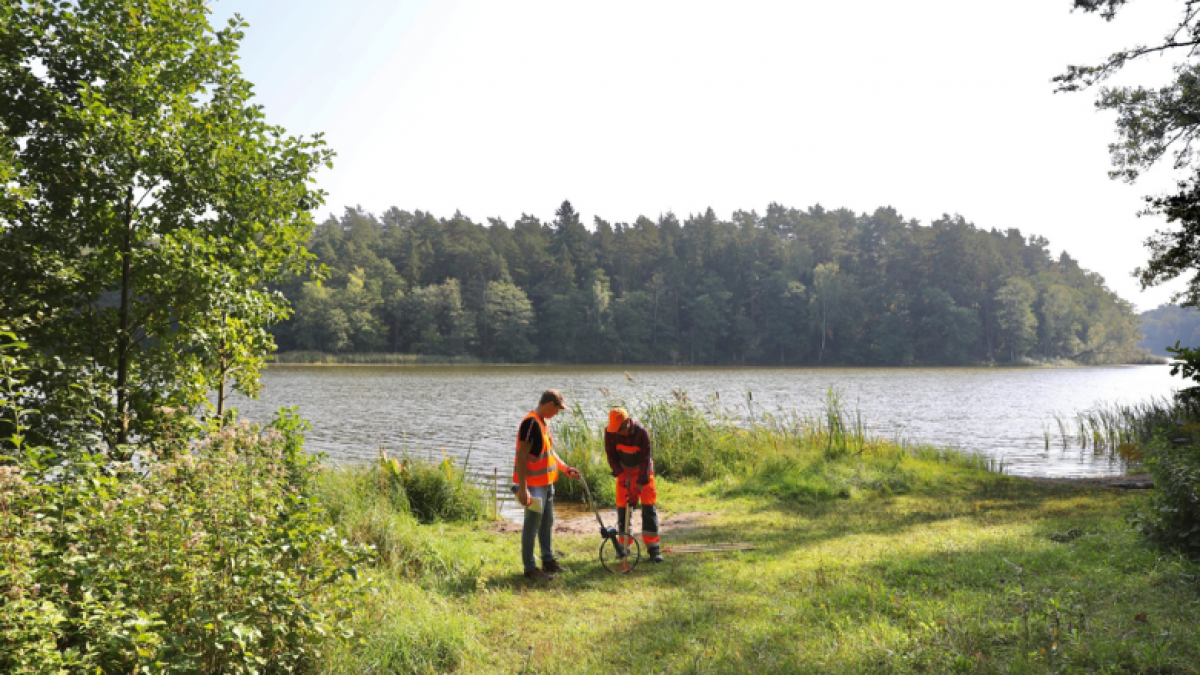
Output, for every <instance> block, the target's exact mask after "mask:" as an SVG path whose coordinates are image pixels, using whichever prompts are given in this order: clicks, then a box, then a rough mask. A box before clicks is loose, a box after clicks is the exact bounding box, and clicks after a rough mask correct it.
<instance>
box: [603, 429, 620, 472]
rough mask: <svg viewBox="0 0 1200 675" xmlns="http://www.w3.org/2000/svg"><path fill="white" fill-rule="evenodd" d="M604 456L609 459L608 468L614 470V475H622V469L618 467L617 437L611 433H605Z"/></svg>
mask: <svg viewBox="0 0 1200 675" xmlns="http://www.w3.org/2000/svg"><path fill="white" fill-rule="evenodd" d="M604 456H605V457H606V458H607V459H608V468H609V469H611V470H612V475H613V476H614V477H615V476H619V475H621V469H620V468H618V466H617V435H616V434H613V433H609V432H607V431H606V432H604Z"/></svg>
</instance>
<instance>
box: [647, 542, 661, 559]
mask: <svg viewBox="0 0 1200 675" xmlns="http://www.w3.org/2000/svg"><path fill="white" fill-rule="evenodd" d="M646 553H649V554H650V562H652V563H660V562H662V561H663V557H662V549H661V548H660V547H659V545H658V544H650V545H649V546H647V547H646Z"/></svg>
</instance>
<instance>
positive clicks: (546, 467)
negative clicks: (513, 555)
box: [513, 389, 579, 579]
mask: <svg viewBox="0 0 1200 675" xmlns="http://www.w3.org/2000/svg"><path fill="white" fill-rule="evenodd" d="M565 407H566V406H564V405H563V397H562V393H561V392H559V391H558V390H557V389H547V390H546V391H545V392H544V393H543V394H542V398H541V399H540V400H539V401H538V406H537V408H535V409H534V410H532V411H531V412H529V413H528V414H526V415H525V418H524V419H523V420H521V427H520V429H519V430H518V431H517V457H516V460H515V462H514V463H513V491H514V492H516V493H517V501H518V502H520V503H521V505H522V506H524V507H525V523H524V526H523V527H522V528H521V560H522V561H523V562H524V563H525V576H526V577H529V578H530V579H550V578H552V577H553V576H554V574H555V573H557V572H561V571H562V566H561V565H559V564H558V561H556V560H555V559H554V549H553V548H552V547H551V543H550V537H551V535H552V534H553V532H554V483H555V481H557V480H558V473H559V471H562V472H563V473H565V474H567V475H568V476H570V477H571V478H579V472H578V471H576V470H575V469H573V468H571V467H569V466H567V463H566V462H564V461H562V459H561V458H559V456H558V453H556V452H554V438H553V437H552V436H551V435H550V428H549V427H548V426H546V421H547V420H549V419H551V418H553V417H554V416H555V415H557V414H558V412H559V411H560V410H562V409H563V408H565ZM534 539H537V542H538V545H539V547H540V548H541V550H542V567H541V569H538V565H537V560H536V559H535V558H534V557H533V540H534Z"/></svg>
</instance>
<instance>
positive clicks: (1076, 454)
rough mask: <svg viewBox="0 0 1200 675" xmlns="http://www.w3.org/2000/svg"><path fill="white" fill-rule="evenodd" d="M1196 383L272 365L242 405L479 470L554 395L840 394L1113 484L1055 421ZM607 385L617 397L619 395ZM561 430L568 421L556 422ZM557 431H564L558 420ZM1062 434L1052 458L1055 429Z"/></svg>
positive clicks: (360, 454)
mask: <svg viewBox="0 0 1200 675" xmlns="http://www.w3.org/2000/svg"><path fill="white" fill-rule="evenodd" d="M1181 382H1182V381H1181V380H1179V379H1177V378H1172V377H1171V376H1170V374H1169V367H1168V366H1114V367H1093V368H895V369H884V368H820V369H783V368H636V367H630V368H624V367H564V366H292V365H276V366H271V367H270V368H269V369H267V371H266V372H265V373H264V374H263V385H264V386H263V393H262V398H261V399H260V400H258V401H251V400H247V399H245V398H242V397H235V399H234V401H233V405H234V406H235V407H237V408H238V409H239V410H240V412H241V414H242V417H243V418H245V419H251V420H255V421H265V420H268V419H270V417H271V414H272V411H273V410H275V409H276V408H278V407H281V406H298V407H299V409H300V414H301V415H302V416H304V417H305V418H307V419H308V420H309V421H310V422H311V423H312V426H313V429H312V431H311V432H310V434H309V436H308V448H309V449H310V450H313V451H319V452H324V453H326V454H327V455H328V456H329V457H330V459H332V460H334V461H336V462H357V461H366V460H370V459H372V458H374V457H375V456H376V454H377V452H378V447H379V445H380V444H382V445H383V446H384V447H385V448H387V450H388V451H389V452H390V453H391V454H393V455H398V454H401V453H403V452H408V453H409V454H414V455H423V456H429V457H435V458H438V459H440V458H441V457H442V455H443V453H445V454H446V455H449V456H453V457H459V458H465V457H466V456H467V455H468V453H469V454H470V467H471V469H472V470H473V471H474V472H478V473H488V474H490V473H491V472H492V469H493V468H495V469H498V471H499V474H500V476H501V477H502V478H503V477H504V476H505V475H507V473H508V472H509V471H510V470H511V467H512V457H513V448H514V439H515V434H516V427H517V424H518V423H519V422H520V420H521V417H522V416H523V415H524V414H525V413H526V412H527V411H529V410H530V409H532V408H533V407H534V406H535V405H536V404H537V399H538V396H539V395H540V394H541V392H542V391H543V390H544V389H546V388H549V387H553V388H557V389H560V390H562V391H563V393H564V394H565V395H566V397H567V399H568V401H567V402H568V404H569V405H570V404H572V403H573V402H578V403H579V404H580V405H581V406H582V407H583V409H584V411H585V412H586V413H587V414H588V415H589V416H594V418H595V420H596V424H597V425H599V424H600V420H601V418H602V417H603V416H604V415H605V413H606V410H607V405H608V403H610V402H614V401H624V402H626V403H628V404H631V405H635V406H636V403H637V402H638V401H639V400H644V399H645V398H647V397H650V396H669V395H670V394H671V391H672V390H675V389H682V390H684V391H686V392H688V394H689V395H690V396H691V397H692V398H693V399H694V400H697V401H701V400H710V399H717V400H719V401H720V403H721V405H723V406H725V407H726V408H728V409H729V410H731V411H732V412H735V413H737V414H739V415H741V416H747V415H749V414H761V413H762V412H763V411H772V412H775V411H780V410H784V411H788V410H795V411H798V412H801V413H817V412H819V411H821V410H822V409H823V405H824V401H825V399H826V392H827V391H829V390H830V389H831V388H834V389H836V390H837V391H839V392H840V395H841V398H842V401H843V404H844V406H845V407H846V408H847V409H848V410H850V411H854V410H856V409H857V410H859V411H861V413H862V417H863V420H864V422H865V424H866V426H867V428H868V429H869V430H870V431H871V432H872V433H874V434H877V435H881V436H884V437H887V438H896V439H902V440H907V441H911V442H918V443H931V444H934V445H938V446H946V447H956V448H961V449H963V450H967V451H969V452H975V453H979V454H982V455H985V456H987V457H990V458H995V459H1000V460H1003V462H1004V466H1005V471H1006V472H1007V473H1011V474H1015V475H1025V476H1102V475H1110V474H1114V473H1120V470H1121V467H1120V466H1119V465H1117V464H1115V463H1113V462H1111V461H1110V460H1108V459H1107V458H1105V457H1097V456H1096V455H1094V454H1093V453H1092V451H1090V450H1086V451H1081V450H1080V449H1079V448H1078V444H1075V445H1074V446H1073V447H1072V448H1070V449H1068V450H1065V451H1064V450H1063V449H1062V445H1061V442H1060V440H1059V435H1058V426H1057V423H1056V422H1055V415H1056V414H1057V415H1059V416H1068V417H1071V416H1073V415H1074V414H1075V413H1077V412H1081V411H1084V410H1087V409H1088V408H1091V407H1094V406H1096V405H1098V404H1113V403H1126V404H1129V403H1137V402H1140V401H1144V400H1147V399H1151V398H1155V397H1165V396H1168V395H1170V394H1171V393H1172V392H1173V391H1174V390H1175V389H1177V388H1179V386H1180V383H1181ZM602 390H606V391H607V392H609V393H608V394H605V393H603V392H602ZM556 422H557V420H556ZM552 428H553V423H552ZM1047 430H1049V431H1050V433H1051V434H1052V437H1053V439H1052V443H1051V449H1050V451H1049V452H1047V450H1046V443H1045V437H1044V433H1045V432H1046V431H1047Z"/></svg>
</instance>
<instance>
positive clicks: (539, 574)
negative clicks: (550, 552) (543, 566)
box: [525, 567, 554, 581]
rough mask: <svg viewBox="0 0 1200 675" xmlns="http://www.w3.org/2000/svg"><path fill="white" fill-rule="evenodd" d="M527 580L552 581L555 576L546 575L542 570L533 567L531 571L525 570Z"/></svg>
mask: <svg viewBox="0 0 1200 675" xmlns="http://www.w3.org/2000/svg"><path fill="white" fill-rule="evenodd" d="M525 578H526V579H533V580H535V581H550V580H551V579H553V578H554V575H553V574H546V573H545V572H543V571H542V570H539V569H538V568H536V567H533V568H531V569H527V570H525Z"/></svg>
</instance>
